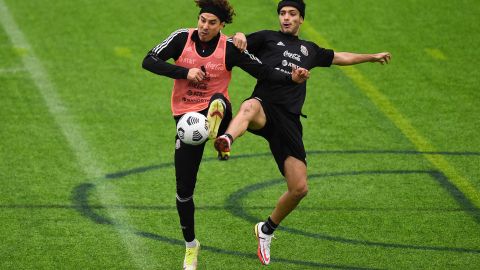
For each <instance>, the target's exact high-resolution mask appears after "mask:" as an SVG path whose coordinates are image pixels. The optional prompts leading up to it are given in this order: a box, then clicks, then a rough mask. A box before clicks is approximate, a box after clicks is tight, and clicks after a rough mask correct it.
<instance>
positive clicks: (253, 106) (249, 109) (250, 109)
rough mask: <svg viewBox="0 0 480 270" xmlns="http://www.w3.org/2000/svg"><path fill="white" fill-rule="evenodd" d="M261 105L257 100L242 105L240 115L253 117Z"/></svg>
mask: <svg viewBox="0 0 480 270" xmlns="http://www.w3.org/2000/svg"><path fill="white" fill-rule="evenodd" d="M259 106H260V104H259V102H258V101H257V100H254V99H250V100H247V101H245V102H243V103H242V106H240V113H242V114H244V115H252V114H255V112H257V111H258V108H259Z"/></svg>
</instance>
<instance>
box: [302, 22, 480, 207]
mask: <svg viewBox="0 0 480 270" xmlns="http://www.w3.org/2000/svg"><path fill="white" fill-rule="evenodd" d="M303 31H304V32H305V34H306V35H308V36H309V37H310V38H311V39H312V40H313V41H315V42H316V43H318V44H321V45H322V46H323V47H326V48H332V49H333V46H331V45H330V44H329V42H327V40H326V39H325V38H324V37H323V36H322V35H321V34H320V33H318V31H316V30H315V28H314V27H313V26H311V25H310V24H309V23H308V22H307V21H305V22H304V23H303ZM340 70H341V71H342V72H343V73H344V74H345V75H346V76H347V77H348V78H350V79H351V80H352V81H353V82H354V83H355V84H356V85H357V86H358V88H359V89H360V90H361V91H362V93H363V94H365V95H366V96H367V97H368V98H369V99H370V100H371V101H372V102H373V104H374V105H375V106H376V107H377V108H378V109H379V110H380V111H381V112H382V113H383V114H385V115H386V116H387V117H388V119H390V121H392V122H393V123H394V124H395V126H396V127H397V128H398V129H400V131H401V132H402V133H403V134H404V135H405V136H406V137H407V138H408V139H409V140H410V142H411V143H412V144H413V145H415V147H416V149H417V150H418V151H419V152H438V151H437V149H436V148H435V147H434V146H433V145H432V144H431V143H430V142H429V141H428V140H427V139H426V138H425V137H424V136H422V135H421V134H420V132H418V131H417V130H416V129H415V127H413V126H412V124H411V123H410V121H409V120H408V119H407V118H406V117H404V116H403V115H402V113H401V112H400V111H399V110H398V109H397V108H396V107H395V105H393V104H392V102H390V100H389V99H388V97H387V96H385V95H384V94H383V93H382V92H381V91H380V90H379V89H378V88H377V87H375V86H374V85H373V84H372V83H371V82H370V81H369V80H368V79H367V78H366V77H365V76H363V74H362V73H361V72H360V71H359V70H358V69H357V68H355V67H354V66H350V67H342V68H341V69H340ZM423 156H424V157H425V158H426V159H427V160H428V161H429V162H431V163H432V164H433V165H434V166H435V167H436V168H437V169H439V170H440V171H442V172H443V173H444V174H445V175H446V176H447V177H448V178H449V179H450V180H451V181H452V183H453V184H454V185H455V186H456V187H457V188H458V189H459V190H460V191H461V192H462V193H463V194H465V196H466V197H467V198H468V199H469V200H470V201H471V202H472V203H473V204H474V205H475V206H476V207H478V208H480V193H479V191H478V190H477V189H476V188H475V187H474V186H473V185H472V183H471V182H470V181H469V180H468V179H467V178H466V177H464V176H463V175H462V174H461V173H460V172H458V171H457V170H456V169H455V167H453V166H452V165H451V164H450V163H449V162H448V161H447V160H446V159H445V158H444V157H443V156H441V155H431V154H426V153H425V154H423Z"/></svg>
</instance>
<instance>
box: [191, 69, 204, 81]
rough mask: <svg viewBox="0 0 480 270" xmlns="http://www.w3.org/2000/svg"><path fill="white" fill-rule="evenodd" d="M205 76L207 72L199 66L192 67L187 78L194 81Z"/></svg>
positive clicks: (201, 79) (200, 79)
mask: <svg viewBox="0 0 480 270" xmlns="http://www.w3.org/2000/svg"><path fill="white" fill-rule="evenodd" d="M204 78H205V72H203V71H202V70H201V69H199V68H191V69H189V70H188V75H187V80H189V81H192V82H201V81H203V79H204Z"/></svg>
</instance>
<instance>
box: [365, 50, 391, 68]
mask: <svg viewBox="0 0 480 270" xmlns="http://www.w3.org/2000/svg"><path fill="white" fill-rule="evenodd" d="M391 59H392V55H391V54H390V53H389V52H382V53H377V54H374V55H373V60H372V61H370V62H378V63H380V64H382V65H384V64H388V63H389V62H390V60H391Z"/></svg>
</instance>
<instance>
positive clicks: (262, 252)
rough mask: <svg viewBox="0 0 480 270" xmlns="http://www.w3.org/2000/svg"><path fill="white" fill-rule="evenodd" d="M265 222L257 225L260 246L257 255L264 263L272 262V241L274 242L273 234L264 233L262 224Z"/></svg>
mask: <svg viewBox="0 0 480 270" xmlns="http://www.w3.org/2000/svg"><path fill="white" fill-rule="evenodd" d="M264 223H265V222H259V223H257V224H256V225H255V236H256V237H257V242H258V248H257V256H258V259H259V260H260V262H261V263H262V264H263V265H268V264H269V263H270V243H271V242H272V238H273V237H274V236H273V234H272V235H268V234H264V233H263V232H262V226H263V224H264Z"/></svg>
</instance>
